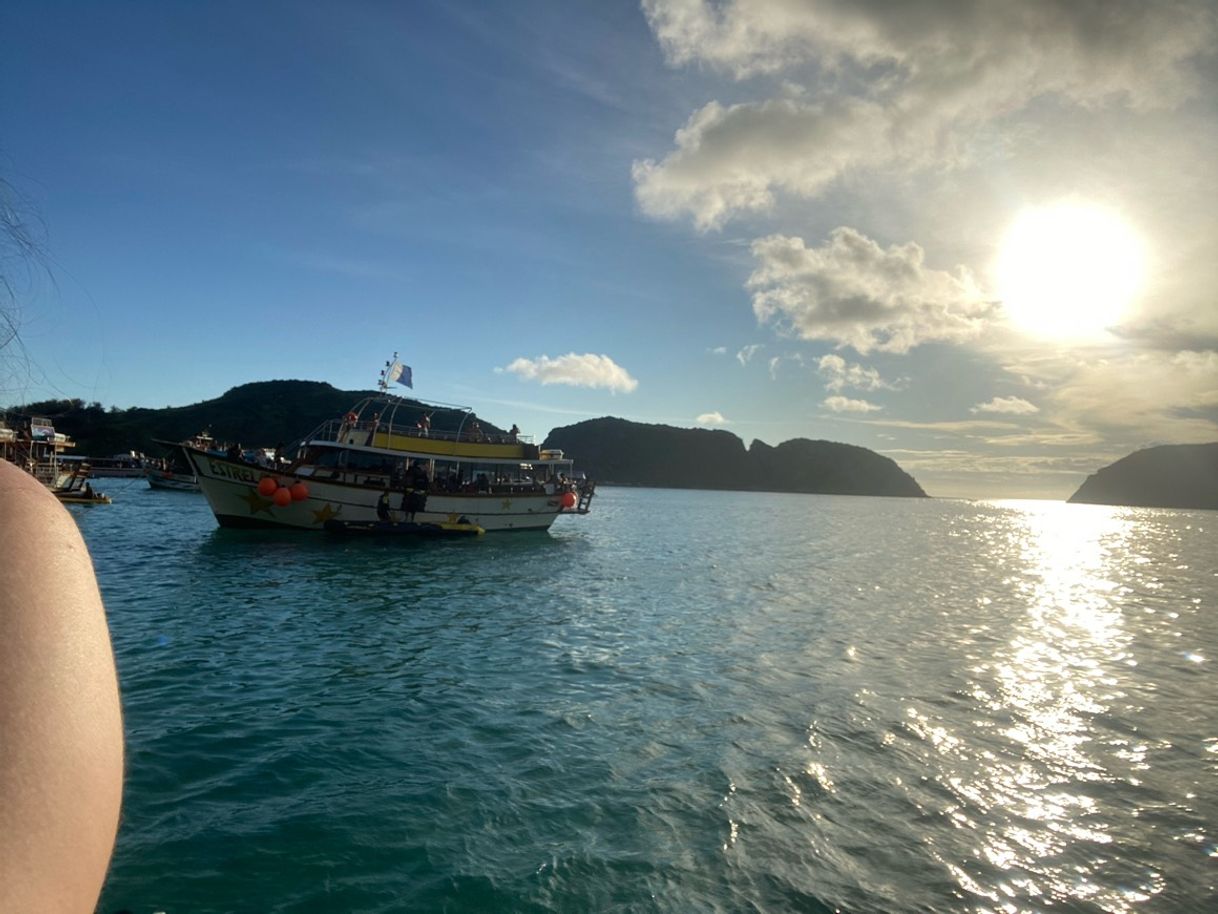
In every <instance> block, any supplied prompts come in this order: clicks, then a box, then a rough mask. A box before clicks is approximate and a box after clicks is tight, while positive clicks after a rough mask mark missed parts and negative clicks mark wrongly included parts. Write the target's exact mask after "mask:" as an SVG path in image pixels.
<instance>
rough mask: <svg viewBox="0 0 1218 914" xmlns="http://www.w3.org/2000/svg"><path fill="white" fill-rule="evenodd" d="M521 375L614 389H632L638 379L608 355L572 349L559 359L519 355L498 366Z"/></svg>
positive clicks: (629, 390)
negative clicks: (582, 352) (579, 353)
mask: <svg viewBox="0 0 1218 914" xmlns="http://www.w3.org/2000/svg"><path fill="white" fill-rule="evenodd" d="M497 370H499V371H507V372H511V373H512V374H515V375H519V376H520V377H521V378H523V379H525V380H526V381H540V382H541V383H542V384H567V385H570V386H571V387H599V388H604V389H606V390H609V391H612V392H613V393H618V392H621V393H630V392H631V391H633V390H634V389H635V388H636V387H638V386H639V382H638V381H636V380H635V379H634V378H632V377H631V376H630V373H629V372H628V371H626V369H624V368H622V366H620V365H618V364H617V363H616V362H614V361H613V359H611V358H609V356H607V355H595V354H593V353H591V352H588V353H584V354H583V355H576V354H575V353H574V352H569V353H567V354H566V355H561V356H559V357H558V358H556V359H552V358H550V357H549V356H546V355H543V356H539V357H538V358H536V359H525V358H519V359H516V360H515V361H513V362H512V363H511V364H510V365H508V366H507V367H505V368H502V369H497Z"/></svg>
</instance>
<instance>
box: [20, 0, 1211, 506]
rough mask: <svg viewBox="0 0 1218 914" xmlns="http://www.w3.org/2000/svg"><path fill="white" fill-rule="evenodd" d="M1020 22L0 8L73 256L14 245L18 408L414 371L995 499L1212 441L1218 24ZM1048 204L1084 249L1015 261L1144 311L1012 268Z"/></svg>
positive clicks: (851, 14) (548, 10) (1185, 10)
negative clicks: (879, 460)
mask: <svg viewBox="0 0 1218 914" xmlns="http://www.w3.org/2000/svg"><path fill="white" fill-rule="evenodd" d="M1016 6H1017V7H1018V9H1017V10H1016V11H1014V12H1013V11H1011V10H1010V9H1008V8H1006V7H1005V6H1004V7H999V6H997V5H988V4H981V5H979V6H978V7H977V8H976V10H975V15H971V16H961V15H960V14H959V8H958V5H953V4H950V3H936V2H926V3H920V4H911V5H908V6H905V7H900V8H896V9H894V8H892V5H891V4H885V3H878V2H877V3H874V4H873V3H868V2H861V3H852V4H845V3H837V2H830V0H824V2H821V0H815V2H807V3H798V4H797V3H791V2H787V0H734V2H727V3H721V4H714V5H711V4H706V3H701V2H697V0H646V2H644V3H643V4H641V5H640V4H638V3H633V2H620V3H616V2H604V3H564V2H513V3H498V4H495V3H488V4H482V3H478V4H441V3H426V2H418V3H403V4H389V3H343V4H321V3H312V4H306V3H292V4H287V3H282V4H275V3H265V4H237V3H208V4H187V3H177V2H157V3H153V2H132V3H122V4H94V3H64V2H38V3H34V2H20V0H19V2H14V3H8V4H5V6H4V8H3V10H2V11H0V34H3V35H4V36H5V40H4V46H5V53H4V54H3V55H0V176H2V177H3V178H4V179H5V180H6V181H7V182H8V183H9V185H10V186H11V187H12V188H13V191H14V193H15V194H16V198H17V203H18V207H19V209H20V210H21V212H23V213H24V214H25V215H26V216H27V217H30V218H32V219H34V220H36V232H37V235H38V240H39V241H40V244H41V247H42V249H43V251H44V267H45V268H44V269H39V268H37V267H35V268H31V269H19V270H17V271H16V272H15V273H13V268H12V267H11V266H10V265H9V262H8V261H6V270H7V271H9V273H10V274H12V275H14V276H15V277H16V281H15V282H14V287H15V290H16V300H15V304H16V307H17V309H18V311H17V313H18V317H19V319H20V333H21V342H20V353H21V354H23V355H24V358H19V357H18V352H17V350H16V348H15V347H13V346H10V347H8V348H6V350H5V352H4V356H5V359H6V362H7V363H8V364H7V365H6V366H5V372H4V374H3V378H2V381H0V402H4V403H7V404H9V405H15V404H19V403H20V402H23V401H30V400H35V399H41V398H45V397H55V396H66V397H81V398H84V399H86V400H99V401H101V402H102V403H104V404H106V405H116V406H119V407H127V406H133V405H140V406H165V405H183V404H187V403H191V402H196V401H199V400H203V399H208V398H211V397H215V396H218V395H220V394H221V393H223V392H224V391H225V390H226V389H228V388H229V387H231V386H233V385H236V384H240V383H244V382H247V381H254V380H269V379H275V378H305V379H311V380H322V381H327V382H329V383H331V384H334V385H335V386H338V387H343V388H350V389H363V388H368V387H370V386H372V384H373V383H374V382H375V379H376V372H377V371H378V369H379V367H380V366H381V364H383V361H384V359H386V358H388V357H389V356H390V354H391V353H392V352H393V351H394V350H397V351H399V352H400V353H401V355H402V358H403V359H404V360H405V361H406V362H407V363H408V364H410V365H411V366H412V367H413V369H414V376H415V382H416V383H415V392H416V394H417V395H418V396H420V397H423V398H426V399H433V400H437V401H444V402H455V403H462V404H466V405H470V406H473V407H474V408H475V409H477V410H478V411H479V412H480V413H481V414H483V415H485V416H486V417H487V418H489V419H490V420H492V421H494V422H496V423H498V424H500V425H509V424H511V423H513V422H516V423H518V424H519V425H520V426H521V428H522V429H523V430H524V431H526V432H530V433H532V434H534V435H535V436H536V437H538V438H539V439H540V438H541V437H544V435H545V433H546V432H547V431H548V430H549V429H550V428H552V427H554V426H557V425H565V424H568V423H570V422H575V421H579V420H581V419H585V418H594V417H597V416H603V415H617V416H624V417H627V418H631V419H636V420H639V421H647V422H662V423H667V424H673V425H681V426H690V427H692V426H697V425H701V426H704V427H721V428H725V429H727V430H729V431H732V432H734V433H735V434H737V435H739V436H740V437H741V438H743V439H744V440H745V442H746V443H748V442H749V441H751V440H752V439H754V438H760V439H761V440H764V441H767V442H769V443H771V444H777V443H778V442H780V441H783V440H786V439H789V438H793V437H809V438H826V439H829V440H836V441H845V442H850V443H855V444H861V445H863V446H866V447H871V448H874V449H876V450H879V451H881V452H883V453H886V454H889V455H890V456H892V457H893V458H894V459H896V460H897V461H898V463H900V464H901V465H902V466H904V467H906V468H907V469H909V470H910V471H911V472H912V473H913V474H914V475H915V476H916V477H917V478H918V479H919V481H921V482H922V483H923V485H924V487H925V488H926V489H927V490H928V491H929V492H931V494H938V495H969V496H1014V497H1019V496H1033V497H1035V496H1045V497H1064V496H1066V495H1068V494H1069V493H1070V492H1071V491H1073V489H1074V488H1075V487H1076V486H1077V485H1078V484H1079V483H1080V482H1081V481H1082V478H1083V477H1084V476H1085V475H1086V473H1088V472H1092V471H1094V469H1097V468H1098V467H1099V466H1101V465H1103V464H1104V463H1106V462H1109V461H1110V460H1112V459H1115V458H1116V457H1119V456H1121V455H1123V454H1124V453H1126V452H1128V451H1129V450H1131V449H1133V448H1135V447H1139V446H1144V445H1147V444H1152V443H1162V442H1177V441H1200V440H1215V439H1218V351H1216V349H1218V308H1215V306H1214V301H1213V289H1214V280H1215V278H1216V276H1215V271H1216V268H1215V265H1214V262H1215V260H1218V259H1216V258H1213V256H1212V253H1211V252H1212V250H1213V249H1214V247H1213V243H1214V242H1215V241H1218V231H1216V226H1215V220H1214V216H1213V214H1214V212H1218V208H1216V207H1215V203H1218V199H1216V198H1218V193H1216V186H1215V185H1216V180H1215V177H1214V170H1213V168H1212V165H1211V164H1210V151H1211V150H1212V149H1213V148H1215V147H1214V140H1215V139H1218V118H1215V116H1214V115H1215V112H1214V101H1213V99H1214V98H1215V97H1218V93H1215V92H1214V91H1213V90H1214V88H1215V61H1214V58H1213V56H1212V51H1211V50H1210V49H1211V48H1212V47H1214V41H1213V39H1214V38H1215V37H1218V36H1216V26H1215V21H1214V11H1213V10H1212V9H1211V8H1210V6H1209V5H1208V4H1205V3H1201V2H1198V3H1189V2H1182V3H1179V4H1177V5H1176V8H1174V9H1172V10H1170V11H1168V10H1166V9H1165V8H1163V7H1156V8H1155V9H1152V10H1150V11H1146V10H1143V9H1142V5H1141V4H1133V3H1129V4H1124V3H1120V2H1113V3H1112V4H1108V5H1106V6H1105V7H1103V8H1102V9H1100V10H1098V11H1097V10H1091V11H1089V12H1088V11H1084V12H1083V13H1080V12H1078V11H1077V6H1078V5H1077V4H1069V3H1065V2H1061V3H1057V2H1048V0H1043V2H1029V3H1027V4H1023V5H1016ZM1145 60H1154V61H1156V66H1155V67H1149V68H1148V67H1145V66H1144V65H1143V62H1144V61H1145ZM965 61H967V65H966V64H965V63H963V62H965ZM1053 206H1058V207H1066V209H1064V210H1050V211H1052V212H1054V213H1058V216H1055V217H1054V222H1053V223H1052V224H1054V225H1063V224H1064V225H1066V226H1067V229H1066V230H1065V231H1064V232H1063V234H1062V236H1061V240H1057V241H1055V242H1054V244H1055V247H1056V249H1057V250H1059V251H1061V250H1064V251H1065V256H1064V257H1063V258H1062V260H1063V262H1062V263H1057V262H1056V261H1055V264H1054V265H1053V266H1052V268H1051V269H1050V266H1049V265H1048V264H1047V263H1046V261H1045V258H1046V257H1048V256H1049V255H1047V254H1046V253H1045V252H1044V251H1040V252H1039V253H1037V252H1033V253H1031V254H1023V255H1021V256H1022V258H1023V259H1022V260H1017V267H1018V269H1019V270H1021V271H1022V272H1023V273H1025V274H1037V275H1040V274H1046V275H1049V274H1050V273H1052V275H1053V276H1055V277H1056V280H1055V281H1056V284H1057V286H1069V287H1070V288H1071V289H1072V290H1074V291H1072V293H1071V297H1070V298H1068V299H1063V303H1062V304H1060V305H1054V306H1053V307H1052V308H1051V309H1050V310H1054V309H1056V310H1057V311H1059V312H1060V311H1065V310H1069V309H1073V308H1075V306H1076V305H1075V303H1076V302H1081V301H1082V300H1083V299H1085V298H1087V290H1088V289H1093V288H1094V289H1099V288H1101V287H1102V286H1103V288H1104V293H1103V294H1104V295H1105V296H1107V297H1108V298H1110V299H1111V298H1115V297H1121V296H1125V297H1127V298H1128V299H1129V300H1128V301H1127V302H1125V304H1124V305H1123V307H1122V309H1120V311H1119V313H1118V312H1116V311H1110V312H1107V314H1106V316H1105V315H1099V312H1097V316H1096V317H1095V318H1094V320H1093V321H1092V322H1093V323H1095V324H1096V326H1095V327H1094V328H1093V330H1094V332H1087V333H1084V332H1082V331H1079V332H1078V333H1075V334H1073V335H1063V333H1062V332H1061V330H1060V328H1058V329H1056V330H1055V329H1053V328H1051V327H1047V326H1044V325H1043V320H1044V319H1043V317H1042V318H1041V322H1042V325H1039V326H1038V325H1037V324H1036V323H1035V321H1034V320H1033V319H1032V318H1029V317H1028V316H1027V314H1028V312H1026V310H1025V311H1023V312H1021V308H1023V309H1026V308H1027V305H1026V304H1022V305H1021V304H1020V303H1019V302H1017V301H1016V300H1015V298H1014V296H1013V293H1009V290H1004V288H1002V287H1001V282H1000V280H999V278H996V268H995V266H994V265H995V263H996V262H997V261H998V260H999V259H1000V257H1001V255H1002V254H1003V253H1004V251H1007V252H1009V250H1010V247H1011V245H1010V242H1009V240H1004V239H1009V237H1010V235H1009V234H1008V232H1009V230H1010V226H1011V225H1012V224H1014V223H1015V221H1016V220H1017V219H1018V218H1019V215H1020V213H1023V212H1027V211H1028V210H1029V209H1030V208H1031V209H1036V208H1037V207H1039V208H1040V210H1041V211H1045V210H1046V208H1051V207H1053ZM1071 207H1072V208H1073V209H1070V208H1071ZM1075 211H1082V212H1101V213H1103V214H1105V215H1104V216H1103V218H1104V219H1106V220H1108V221H1109V222H1110V223H1112V224H1113V225H1115V226H1118V227H1121V228H1123V229H1126V230H1128V232H1129V233H1131V236H1132V237H1136V239H1137V243H1138V246H1137V247H1136V248H1131V249H1130V250H1131V251H1134V252H1135V253H1132V254H1131V253H1128V252H1126V251H1125V250H1124V249H1119V241H1108V242H1105V244H1106V245H1107V247H1106V248H1104V249H1103V250H1100V251H1098V252H1097V251H1092V250H1090V249H1088V248H1087V247H1086V246H1085V245H1083V244H1082V243H1081V242H1079V241H1078V240H1077V236H1078V235H1079V234H1080V233H1082V234H1086V235H1088V236H1098V235H1101V234H1103V233H1102V232H1095V231H1092V230H1090V229H1087V230H1080V231H1075V232H1074V233H1073V234H1072V233H1071V231H1070V230H1069V228H1068V226H1069V225H1070V224H1073V223H1071V222H1070V214H1071V213H1072V212H1075ZM1062 213H1064V215H1061V214H1062ZM1080 224H1086V223H1080ZM1114 237H1117V236H1114ZM1076 247H1077V249H1076ZM1012 256H1014V255H1012ZM1135 256H1136V257H1138V258H1144V259H1145V267H1144V269H1143V270H1142V272H1141V273H1139V277H1140V278H1139V280H1138V283H1137V287H1136V289H1134V288H1132V287H1131V288H1130V289H1129V290H1125V289H1123V288H1121V287H1120V286H1119V285H1118V286H1111V284H1110V285H1109V286H1104V284H1103V283H1102V282H1101V280H1102V278H1103V275H1102V274H1106V273H1110V272H1111V270H1110V268H1109V266H1108V265H1109V264H1111V263H1112V262H1113V261H1114V260H1129V259H1130V258H1132V257H1135ZM1037 258H1040V259H1039V260H1038V259H1037ZM1089 258H1090V259H1089ZM1097 264H1098V265H1097ZM1052 271H1057V272H1055V273H1053V272H1052ZM1130 282H1133V280H1130ZM1079 289H1082V290H1083V291H1081V292H1080V291H1078V290H1079ZM1031 294H1033V295H1039V296H1040V297H1041V299H1042V300H1052V294H1051V292H1047V291H1044V289H1039V290H1037V291H1034V292H1033V293H1031ZM1089 307H1092V305H1084V304H1079V305H1078V308H1079V309H1081V310H1080V312H1079V313H1081V314H1084V315H1086V314H1088V313H1089V312H1087V310H1086V309H1087V308H1089ZM1096 307H1098V306H1096ZM1021 313H1023V317H1024V321H1023V323H1022V324H1021V323H1020V321H1019V320H1017V319H1016V318H1019V317H1020V314H1021ZM1101 317H1102V318H1103V319H1101ZM1082 323H1083V324H1086V321H1083V322H1082Z"/></svg>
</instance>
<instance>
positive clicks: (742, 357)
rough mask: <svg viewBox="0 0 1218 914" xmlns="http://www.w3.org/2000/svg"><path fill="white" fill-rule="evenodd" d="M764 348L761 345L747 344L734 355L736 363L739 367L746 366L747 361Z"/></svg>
mask: <svg viewBox="0 0 1218 914" xmlns="http://www.w3.org/2000/svg"><path fill="white" fill-rule="evenodd" d="M764 348H765V346H763V345H762V344H761V343H749V344H748V345H747V346H745V347H744V348H743V349H741V350H740V351H739V352H737V353H736V361H737V362H739V363H740V364H741V365H747V364H748V363H749V360H750V359H751V358H752V357H753V356H755V355H756V354H757V353H758V352H760V351H761V350H762V349H764Z"/></svg>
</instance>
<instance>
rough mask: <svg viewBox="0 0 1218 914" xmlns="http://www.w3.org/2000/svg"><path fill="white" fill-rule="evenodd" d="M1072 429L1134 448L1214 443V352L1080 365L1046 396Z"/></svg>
mask: <svg viewBox="0 0 1218 914" xmlns="http://www.w3.org/2000/svg"><path fill="white" fill-rule="evenodd" d="M1050 397H1051V402H1052V407H1053V415H1054V417H1055V418H1056V419H1057V421H1059V422H1061V423H1062V424H1066V425H1069V426H1070V427H1075V428H1083V429H1091V430H1097V431H1102V432H1104V433H1105V434H1106V436H1107V437H1108V438H1109V439H1110V440H1113V439H1115V440H1122V441H1125V442H1130V443H1134V444H1142V443H1148V442H1160V443H1165V442H1170V443H1186V442H1201V441H1215V440H1218V352H1212V351H1207V352H1193V351H1183V352H1177V353H1162V352H1143V353H1137V354H1121V355H1116V356H1112V357H1109V358H1099V359H1090V360H1086V361H1080V362H1078V363H1076V364H1074V365H1073V366H1070V367H1069V368H1068V369H1066V372H1065V377H1061V378H1060V379H1059V380H1058V381H1057V383H1056V385H1055V387H1054V389H1053V390H1052V393H1051V395H1050Z"/></svg>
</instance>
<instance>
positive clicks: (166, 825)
mask: <svg viewBox="0 0 1218 914" xmlns="http://www.w3.org/2000/svg"><path fill="white" fill-rule="evenodd" d="M598 502H599V504H598V509H599V510H598V511H597V513H595V514H594V515H593V516H591V517H589V518H587V519H584V520H582V521H579V520H575V519H563V520H561V521H560V522H559V524H557V525H556V526H555V529H554V530H553V531H552V533H550V534H548V535H534V534H520V535H505V536H499V537H487V538H485V539H483V540H480V541H476V542H453V543H423V544H417V545H412V546H408V547H403V544H400V543H350V542H336V541H330V540H328V539H326V538H324V537H314V536H308V535H301V536H291V535H282V534H262V533H252V532H250V533H246V532H237V531H221V530H218V529H216V528H215V527H214V524H213V522H212V520H211V518H210V515H209V514H208V513H207V511H206V508H205V507H204V506H203V504H202V503H201V501H199V500H198V499H196V498H192V497H190V496H182V495H179V494H177V493H151V492H147V493H145V492H141V491H139V490H132V491H128V492H125V493H123V494H122V497H120V498H119V499H118V500H116V502H115V504H114V505H112V506H109V507H108V508H93V509H80V510H79V512H78V514H77V517H78V519H79V521H80V524H81V527H82V529H83V530H84V532H85V535H86V538H87V539H88V541H89V543H90V546H91V548H92V550H93V553H94V557H95V563H96V565H97V568H98V573H99V579H100V582H101V585H102V589H103V594H104V596H105V599H106V604H107V609H108V612H109V615H110V620H111V626H112V631H113V635H114V641H115V647H116V653H117V658H118V664H119V669H120V676H121V680H122V688H123V700H124V707H125V714H126V724H127V729H128V747H129V775H128V785H127V795H126V800H125V811H124V821H123V826H122V830H121V833H120V839H119V844H118V848H117V851H116V855H115V860H114V865H113V870H112V874H111V877H110V880H109V883H108V885H107V888H106V891H105V894H104V897H103V905H102V908H101V910H103V911H110V910H117V909H119V908H121V907H128V908H130V909H131V910H132V911H135V912H138V914H143V912H151V911H154V910H155V911H166V912H170V914H172V912H187V911H189V912H213V911H215V912H221V911H283V912H297V911H300V912H304V911H317V910H335V911H369V912H373V911H401V910H411V911H427V910H436V911H440V910H443V911H538V912H541V911H547V912H551V911H592V910H595V911H680V912H684V911H693V910H696V911H722V912H737V911H777V910H783V911H786V910H791V911H795V910H799V911H813V912H816V911H835V910H842V911H850V912H872V911H874V912H903V911H909V912H923V911H978V912H990V911H992V912H999V911H1001V912H1013V911H1021V912H1022V911H1046V912H1060V911H1078V912H1101V911H1104V912H1142V911H1146V912H1150V911H1164V912H1166V911H1179V910H1203V909H1206V908H1207V907H1213V906H1214V905H1215V904H1218V892H1216V891H1215V876H1214V872H1215V870H1214V865H1213V862H1214V858H1215V857H1216V856H1218V835H1215V830H1216V828H1218V826H1216V825H1215V823H1218V807H1216V806H1215V802H1216V801H1215V800H1214V796H1215V791H1214V789H1213V786H1214V784H1215V783H1216V780H1215V775H1218V696H1216V695H1215V693H1214V691H1213V688H1212V683H1211V680H1212V676H1211V675H1210V671H1209V667H1210V665H1211V664H1212V663H1213V660H1212V658H1213V657H1215V656H1218V622H1216V621H1215V620H1216V618H1218V617H1216V616H1215V613H1214V604H1215V602H1216V597H1218V577H1216V570H1218V545H1216V544H1218V539H1216V538H1215V537H1213V535H1212V531H1208V530H1207V528H1208V527H1210V526H1212V515H1210V514H1207V513H1203V512H1202V513H1188V512H1172V511H1155V510H1147V509H1111V508H1100V507H1093V506H1073V505H1059V504H1049V503H1034V502H1020V503H1013V502H1007V503H1003V502H995V503H969V502H952V501H904V500H895V499H861V498H860V499H850V498H829V497H813V496H765V495H746V494H740V493H706V492H692V493H690V492H668V491H648V490H625V489H606V490H605V491H604V493H603V495H602V496H600V497H598Z"/></svg>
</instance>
